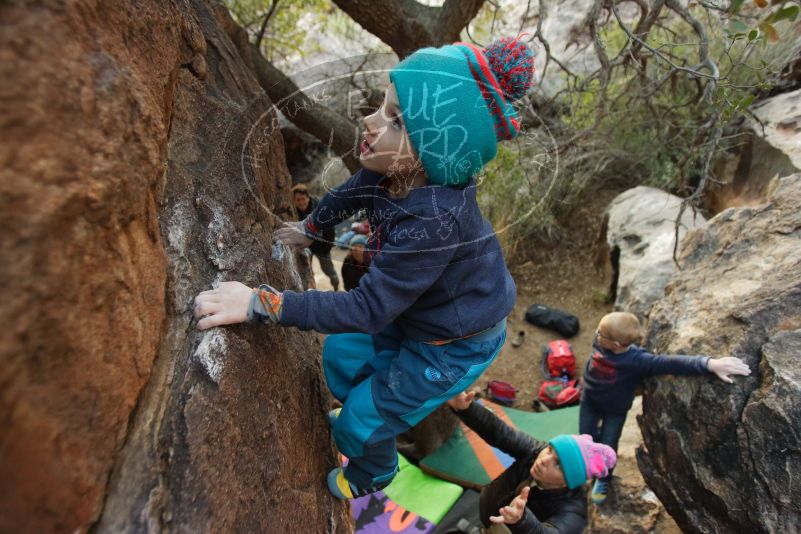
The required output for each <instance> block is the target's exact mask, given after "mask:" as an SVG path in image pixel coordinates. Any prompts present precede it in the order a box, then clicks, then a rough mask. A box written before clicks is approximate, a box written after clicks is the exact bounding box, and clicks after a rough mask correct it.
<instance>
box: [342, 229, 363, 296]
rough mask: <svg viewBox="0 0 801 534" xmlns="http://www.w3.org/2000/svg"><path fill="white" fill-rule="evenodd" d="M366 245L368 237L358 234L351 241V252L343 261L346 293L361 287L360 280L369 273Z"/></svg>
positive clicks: (343, 280) (343, 282) (343, 279)
mask: <svg viewBox="0 0 801 534" xmlns="http://www.w3.org/2000/svg"><path fill="white" fill-rule="evenodd" d="M366 244H367V236H366V235H362V234H356V235H355V236H353V238H351V240H350V243H349V248H350V252H348V255H347V256H345V259H343V260H342V284H343V285H344V286H345V291H350V290H351V289H355V288H356V286H358V285H359V280H361V278H362V276H364V273H366V272H367V267H368V266H367V263H366V259H367V258H366V257H365V254H364V245H366Z"/></svg>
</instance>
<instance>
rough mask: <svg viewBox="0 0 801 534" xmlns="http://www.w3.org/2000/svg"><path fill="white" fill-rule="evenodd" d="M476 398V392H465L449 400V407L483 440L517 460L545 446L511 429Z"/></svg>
mask: <svg viewBox="0 0 801 534" xmlns="http://www.w3.org/2000/svg"><path fill="white" fill-rule="evenodd" d="M475 396H476V392H475V391H470V392H465V391H463V392H461V393H459V394H458V395H457V396H456V397H454V398H452V399H451V400H449V401H448V405H449V406H450V407H451V408H453V410H454V412H456V415H458V416H459V419H461V420H462V421H463V422H464V424H466V425H467V426H468V427H470V428H471V429H473V430H474V431H475V433H476V434H478V435H479V436H480V437H481V439H483V440H484V441H486V442H487V443H489V444H490V445H492V446H493V447H495V448H496V449H500V450H502V451H503V452H505V453H507V454H509V455H510V456H512V457H513V458H515V459H516V460H520V459H523V458H527V457H529V456H531V452H532V451H533V450H534V449H535V448H537V447H541V446H542V445H543V444H541V443H539V442H538V441H537V440H535V439H534V438H532V437H531V436H529V435H528V434H526V433H524V432H520V431H519V430H515V429H514V428H511V427H510V426H509V425H507V424H506V423H504V422H503V421H501V420H500V419H499V418H498V416H496V415H495V414H494V413H492V412H491V411H490V410H488V409H487V408H484V407H483V406H481V405H480V404H478V403H476V402H473V399H474V398H475Z"/></svg>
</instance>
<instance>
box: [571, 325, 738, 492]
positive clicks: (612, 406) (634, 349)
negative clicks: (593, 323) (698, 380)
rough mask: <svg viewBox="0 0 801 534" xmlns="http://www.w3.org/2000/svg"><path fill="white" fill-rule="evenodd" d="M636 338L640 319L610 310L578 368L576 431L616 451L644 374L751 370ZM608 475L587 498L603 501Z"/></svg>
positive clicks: (727, 375) (723, 374)
mask: <svg viewBox="0 0 801 534" xmlns="http://www.w3.org/2000/svg"><path fill="white" fill-rule="evenodd" d="M639 339H640V321H639V320H638V319H637V316H636V315H634V314H631V313H624V312H614V313H610V314H607V315H605V316H604V317H603V318H601V322H600V323H599V324H598V329H597V330H596V331H595V338H594V339H593V349H594V350H593V353H592V355H591V356H590V359H589V360H587V365H586V367H585V369H584V391H583V393H582V395H581V407H580V408H579V432H581V433H582V434H589V435H591V436H592V437H593V439H594V440H595V441H597V442H599V443H605V444H607V445H609V446H610V447H612V448H613V449H614V450H615V451H617V444H618V440H619V439H620V434H621V432H622V431H623V424H624V423H625V422H626V413H627V412H628V411H629V408H631V403H632V402H633V401H634V393H635V389H636V388H637V386H638V385H639V383H640V379H641V378H643V377H645V376H649V375H667V374H670V375H701V374H706V373H713V374H715V375H716V376H717V377H718V378H719V379H721V380H723V381H724V382H727V383H729V384H731V383H732V382H733V380H732V379H731V376H736V375H740V376H748V375H750V374H751V369H749V368H748V366H747V365H746V364H745V362H743V361H742V360H741V359H740V358H733V357H730V356H727V357H724V358H711V357H709V356H662V355H653V354H649V353H648V352H646V351H645V349H643V348H642V347H639V346H637V345H635V344H634V343H635V342H636V341H638V340H639ZM611 479H612V473H611V472H610V473H609V475H608V476H606V477H604V478H602V479H599V480H597V481H596V482H595V485H594V487H593V490H592V501H593V502H594V503H595V504H601V503H602V502H604V501H605V500H606V496H607V494H608V492H609V483H610V481H611Z"/></svg>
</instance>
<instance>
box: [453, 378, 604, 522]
mask: <svg viewBox="0 0 801 534" xmlns="http://www.w3.org/2000/svg"><path fill="white" fill-rule="evenodd" d="M475 395H476V392H475V391H471V392H462V393H460V394H459V395H457V396H456V397H454V398H452V399H451V400H449V401H448V405H449V406H450V407H451V408H452V409H453V411H454V412H455V413H456V415H457V416H459V418H460V419H461V420H462V422H464V424H466V425H467V426H468V427H470V428H471V429H473V430H474V431H475V432H476V434H478V435H479V436H480V437H481V439H483V440H484V441H486V442H487V443H489V444H490V445H492V446H493V447H495V448H497V449H499V450H501V451H503V452H505V453H506V454H508V455H510V456H511V457H512V458H514V459H515V462H514V463H513V464H512V465H510V466H509V467H508V468H507V469H506V470H505V471H504V472H503V473H501V474H500V476H499V477H498V478H496V479H495V480H493V481H492V482H490V483H489V484H487V485H486V486H484V488H482V490H481V497H480V500H479V516H480V519H481V522H482V523H483V524H484V526H485V527H490V526H491V525H498V526H500V525H504V526H505V527H506V529H508V531H510V532H512V534H517V533H520V534H530V533H533V532H539V533H549V534H550V533H553V534H556V533H559V534H579V533H580V532H583V531H584V526H585V524H586V523H587V494H586V493H585V491H584V483H585V482H586V481H587V480H588V479H598V478H601V477H604V476H606V475H607V474H608V473H609V472H610V471H611V470H612V468H613V467H614V466H615V463H616V462H617V456H616V455H615V451H613V450H612V448H611V447H609V446H607V445H603V444H600V443H594V442H593V440H592V438H591V437H590V436H588V435H581V436H578V435H567V434H563V435H561V436H557V437H555V438H553V439H552V440H550V441H549V442H548V443H542V442H540V441H537V440H535V439H534V438H532V437H531V436H529V435H528V434H526V433H524V432H521V431H519V430H515V429H514V428H512V427H510V426H509V425H507V424H506V423H504V422H503V421H502V420H501V419H499V418H498V416H496V415H495V414H493V413H492V412H491V411H490V410H489V409H488V408H485V407H483V406H481V405H480V404H478V403H475V402H473V399H474V398H475ZM498 526H496V527H494V528H493V529H491V530H489V532H501V531H504V530H503V529H502V528H499V527H498Z"/></svg>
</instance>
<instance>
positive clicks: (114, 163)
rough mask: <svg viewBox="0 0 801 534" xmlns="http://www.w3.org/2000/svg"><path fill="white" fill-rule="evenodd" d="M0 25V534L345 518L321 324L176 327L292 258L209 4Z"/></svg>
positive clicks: (259, 525)
mask: <svg viewBox="0 0 801 534" xmlns="http://www.w3.org/2000/svg"><path fill="white" fill-rule="evenodd" d="M0 20H2V32H0V80H1V81H0V86H1V87H0V94H2V96H3V97H2V98H1V99H0V121H2V127H1V128H0V132H1V133H0V161H2V165H0V232H2V239H0V280H2V289H3V291H2V294H3V305H2V307H0V321H1V322H2V324H3V325H4V328H3V329H2V331H1V332H0V347H1V348H0V384H2V388H1V389H0V391H2V395H0V418H2V420H3V425H2V429H1V430H0V480H2V486H0V488H1V490H0V531H2V532H86V531H88V530H93V531H97V532H121V531H136V532H142V531H161V530H168V531H170V530H176V531H186V532H278V531H281V532H289V531H300V530H302V531H306V532H347V531H349V530H350V528H351V527H350V524H349V521H348V518H347V508H346V507H345V506H343V505H341V504H338V503H336V502H335V501H334V500H333V499H332V498H331V497H330V496H329V495H328V493H327V491H326V489H325V486H324V484H323V477H324V475H325V472H326V470H327V469H328V468H330V467H331V466H332V465H335V462H336V456H335V451H334V450H333V447H332V445H331V440H330V433H329V430H328V426H327V424H326V421H325V412H326V409H327V408H328V401H329V399H328V395H327V393H326V391H325V387H324V385H323V382H322V373H321V368H320V362H319V352H320V346H319V343H318V341H317V340H316V337H315V336H314V335H312V334H304V333H300V332H298V331H296V330H282V329H267V328H263V327H254V326H250V325H240V326H236V327H231V328H224V329H214V330H211V331H207V332H204V333H201V332H199V331H198V330H197V329H196V327H195V322H194V321H193V319H192V299H193V297H194V296H195V295H196V294H197V293H198V292H200V291H202V290H204V289H207V288H209V287H211V285H212V284H213V283H215V282H218V281H221V280H231V279H233V280H241V281H243V282H246V283H249V284H255V283H257V282H259V281H270V283H272V284H273V285H276V286H278V287H294V288H296V289H300V288H303V287H305V285H306V278H307V277H308V273H309V270H308V265H307V264H303V263H302V261H303V258H302V257H301V256H297V257H296V256H292V255H284V256H283V259H282V258H281V257H280V256H276V257H277V258H278V259H271V257H272V255H271V233H272V229H273V228H274V227H275V225H276V224H279V223H280V221H281V218H282V217H287V216H288V215H289V214H290V213H291V207H290V202H289V194H288V188H289V176H288V173H287V170H286V166H285V163H284V156H283V145H282V140H281V136H280V134H279V133H278V132H277V130H276V129H275V128H274V124H276V121H275V114H274V111H273V109H272V107H271V103H270V101H269V99H268V98H267V97H266V96H265V95H264V93H263V91H262V90H261V88H260V87H259V86H258V84H257V82H256V81H255V78H254V77H253V76H252V75H251V74H250V71H249V69H248V67H247V65H246V64H245V63H244V62H243V60H242V59H241V58H240V56H239V55H238V54H237V49H236V48H235V47H234V45H233V43H232V40H231V38H229V34H230V35H233V34H235V33H236V27H235V25H234V24H233V22H232V21H231V19H230V18H229V17H228V14H227V12H226V11H225V9H224V8H222V7H221V5H220V4H217V3H216V2H212V1H211V0H186V1H180V2H178V1H166V2H165V1H158V0H142V1H140V2H135V3H132V2H125V1H122V0H109V1H104V2H95V1H91V0H76V1H70V2H66V1H62V2H46V3H39V4H37V5H36V6H34V5H29V4H28V3H11V4H4V5H3V6H2V7H0ZM240 37H241V36H240ZM299 522H302V526H299Z"/></svg>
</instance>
